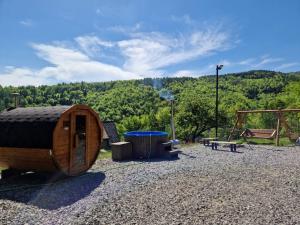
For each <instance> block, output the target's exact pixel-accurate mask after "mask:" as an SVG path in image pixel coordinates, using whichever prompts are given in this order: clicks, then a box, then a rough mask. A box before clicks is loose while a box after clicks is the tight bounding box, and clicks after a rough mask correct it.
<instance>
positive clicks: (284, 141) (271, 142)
mask: <svg viewBox="0 0 300 225" xmlns="http://www.w3.org/2000/svg"><path fill="white" fill-rule="evenodd" d="M236 142H237V143H238V144H243V143H249V144H253V145H275V139H274V140H267V139H258V138H251V139H247V140H246V141H245V140H244V139H239V140H237V141H236ZM294 144H295V142H291V141H290V140H289V139H288V138H287V137H283V138H280V140H279V146H290V145H294Z"/></svg>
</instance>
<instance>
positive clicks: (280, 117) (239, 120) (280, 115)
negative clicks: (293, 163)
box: [228, 109, 300, 146]
mask: <svg viewBox="0 0 300 225" xmlns="http://www.w3.org/2000/svg"><path fill="white" fill-rule="evenodd" d="M293 112H294V113H300V109H265V110H241V111H236V121H235V124H234V127H233V128H232V130H231V132H230V135H229V137H228V141H231V139H232V135H233V133H234V131H235V130H236V129H240V128H242V126H243V124H244V123H245V122H244V121H245V117H246V116H247V115H248V114H255V113H273V114H274V115H275V116H276V117H277V126H276V130H275V132H276V133H275V134H274V135H275V139H276V146H279V141H280V130H281V128H282V127H284V128H285V130H286V136H287V137H289V139H290V140H293V139H294V138H296V137H293V135H294V134H293V133H292V132H291V128H290V127H289V125H288V123H287V120H286V118H285V115H284V114H285V113H293ZM261 130H262V129H261ZM267 139H270V138H267ZM295 140H296V139H295Z"/></svg>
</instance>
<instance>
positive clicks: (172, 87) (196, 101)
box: [0, 71, 300, 141]
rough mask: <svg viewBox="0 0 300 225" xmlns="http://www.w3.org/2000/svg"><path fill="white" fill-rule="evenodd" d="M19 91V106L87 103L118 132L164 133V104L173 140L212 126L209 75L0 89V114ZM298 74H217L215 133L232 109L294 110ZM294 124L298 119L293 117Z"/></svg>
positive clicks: (299, 91) (228, 122) (266, 123)
mask: <svg viewBox="0 0 300 225" xmlns="http://www.w3.org/2000/svg"><path fill="white" fill-rule="evenodd" d="M14 92H18V93H20V98H19V100H20V103H19V104H20V106H23V107H28V106H48V105H52V106H54V105H71V104H87V105H89V106H91V107H92V108H93V109H94V110H95V111H97V112H98V113H99V116H100V118H101V119H102V120H104V121H107V120H112V121H115V122H116V124H117V127H118V131H119V133H120V134H122V133H124V132H126V131H132V130H165V131H167V132H169V133H171V130H170V119H171V118H170V107H171V106H170V102H169V101H167V100H166V99H165V98H164V96H162V95H161V93H163V92H164V93H166V92H167V93H170V94H171V95H172V96H173V97H174V100H175V124H176V133H177V135H178V138H180V139H182V140H185V141H195V140H196V139H197V138H198V137H200V136H203V135H208V134H209V133H208V132H209V131H210V130H211V129H213V127H214V126H215V111H214V110H215V76H203V77H199V78H192V77H183V78H170V77H167V78H145V79H143V80H129V81H112V82H96V83H86V82H80V83H61V84H57V85H43V86H38V87H35V86H21V87H12V86H8V87H2V86H0V110H4V109H6V108H8V107H10V106H12V105H13V99H12V97H11V93H14ZM299 96H300V72H296V73H281V72H274V71H248V72H244V73H236V74H226V75H223V76H220V80H219V97H220V100H219V102H220V105H219V108H220V115H219V117H220V127H221V135H223V136H226V135H228V131H229V128H230V127H232V126H233V124H234V120H235V111H236V110H241V109H278V108H300V98H299ZM293 121H297V123H298V124H299V117H297V118H293ZM273 123H274V121H273V120H272V118H269V117H268V116H264V115H263V116H260V117H257V118H252V119H251V118H250V119H249V124H252V125H255V126H257V127H260V128H267V127H270V126H273Z"/></svg>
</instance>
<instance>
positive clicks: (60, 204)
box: [0, 145, 300, 224]
mask: <svg viewBox="0 0 300 225" xmlns="http://www.w3.org/2000/svg"><path fill="white" fill-rule="evenodd" d="M182 150H183V154H180V155H179V159H178V160H172V161H169V160H163V159H161V160H152V161H149V162H137V161H135V162H125V163H124V162H123V163H117V162H112V161H110V160H102V161H99V160H98V161H97V163H96V164H95V165H94V166H93V168H92V169H91V170H90V171H89V172H88V173H86V174H84V175H82V176H80V177H76V178H70V179H64V180H60V181H58V182H55V183H47V182H48V181H45V180H43V178H40V177H37V176H36V175H34V174H31V175H28V176H27V177H24V178H22V179H19V180H18V181H16V182H15V183H9V184H2V185H0V224H26V223H27V224H300V213H299V212H300V163H299V162H300V148H299V147H289V148H288V147H287V148H283V147H281V148H279V147H270V146H252V147H251V148H249V146H246V147H243V148H238V151H239V152H238V153H231V152H229V151H227V149H223V150H218V151H216V150H214V151H212V150H211V149H210V148H208V147H203V146H201V145H193V146H190V147H185V148H183V149H182ZM48 179H49V178H48ZM50 181H51V179H50ZM40 183H44V184H46V185H39V184H40ZM11 189H12V190H11Z"/></svg>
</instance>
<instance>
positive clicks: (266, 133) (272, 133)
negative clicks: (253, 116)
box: [241, 129, 276, 139]
mask: <svg viewBox="0 0 300 225" xmlns="http://www.w3.org/2000/svg"><path fill="white" fill-rule="evenodd" d="M241 137H244V138H260V139H274V138H275V137H276V130H274V129H246V130H244V132H243V133H242V134H241Z"/></svg>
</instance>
